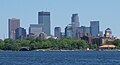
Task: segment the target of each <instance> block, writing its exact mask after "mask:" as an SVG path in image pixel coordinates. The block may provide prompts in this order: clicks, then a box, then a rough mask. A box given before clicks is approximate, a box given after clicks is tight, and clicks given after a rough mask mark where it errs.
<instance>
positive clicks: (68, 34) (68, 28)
mask: <svg viewBox="0 0 120 65" xmlns="http://www.w3.org/2000/svg"><path fill="white" fill-rule="evenodd" d="M72 34H73V32H72V25H71V24H69V25H68V26H66V28H65V37H70V38H73V36H72Z"/></svg>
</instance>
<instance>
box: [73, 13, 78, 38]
mask: <svg viewBox="0 0 120 65" xmlns="http://www.w3.org/2000/svg"><path fill="white" fill-rule="evenodd" d="M71 24H72V32H73V34H72V37H73V38H76V37H77V35H76V29H77V27H79V16H78V14H72V17H71Z"/></svg>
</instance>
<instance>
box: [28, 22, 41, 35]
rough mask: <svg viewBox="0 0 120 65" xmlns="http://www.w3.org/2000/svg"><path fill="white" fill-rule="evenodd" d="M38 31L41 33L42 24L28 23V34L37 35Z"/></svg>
mask: <svg viewBox="0 0 120 65" xmlns="http://www.w3.org/2000/svg"><path fill="white" fill-rule="evenodd" d="M40 33H42V25H41V24H30V27H29V34H34V35H36V36H37V37H39V35H40Z"/></svg>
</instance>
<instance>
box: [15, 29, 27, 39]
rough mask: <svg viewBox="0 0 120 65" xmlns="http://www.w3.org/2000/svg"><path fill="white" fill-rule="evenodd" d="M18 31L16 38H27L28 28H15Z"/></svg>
mask: <svg viewBox="0 0 120 65" xmlns="http://www.w3.org/2000/svg"><path fill="white" fill-rule="evenodd" d="M15 32H16V35H15V36H16V38H15V39H23V38H26V29H24V28H22V27H19V28H17V29H16V30H15Z"/></svg>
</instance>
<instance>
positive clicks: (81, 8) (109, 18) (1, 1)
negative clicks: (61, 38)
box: [0, 0, 120, 38]
mask: <svg viewBox="0 0 120 65" xmlns="http://www.w3.org/2000/svg"><path fill="white" fill-rule="evenodd" d="M67 2H68V0H66V1H64V0H61V1H55V0H54V1H49V0H46V1H39V0H36V1H28V0H26V1H23V0H21V1H15V0H12V1H7V0H0V10H1V12H0V14H1V15H0V25H1V26H0V27H1V28H3V29H2V31H0V38H4V36H5V38H7V37H8V31H7V30H8V29H7V28H8V27H7V25H8V24H7V23H8V22H7V20H8V19H10V18H17V19H20V21H21V26H22V27H24V28H25V29H26V30H27V31H28V28H29V25H30V24H34V23H37V20H38V19H37V18H38V17H37V13H38V12H39V11H49V12H50V13H51V23H52V24H51V32H52V34H54V32H53V31H54V27H57V26H58V27H61V29H62V31H64V28H65V26H67V25H68V24H70V22H71V20H70V17H71V16H72V14H74V13H78V14H79V18H80V21H79V22H80V26H90V23H89V22H90V21H91V20H98V21H100V30H101V31H103V32H104V31H105V29H106V28H111V30H112V31H113V33H112V34H113V35H115V36H120V34H119V33H120V30H119V21H120V19H119V17H120V13H119V11H120V9H118V7H119V6H120V4H119V2H120V1H118V0H117V1H108V0H107V1H103V0H101V1H95V0H92V1H82V0H80V1H79V0H77V1H69V2H68V3H67ZM34 3H35V4H34ZM61 4H62V5H61ZM71 4H73V5H71ZM91 4H92V5H91ZM55 5H56V6H55ZM23 6H24V8H23Z"/></svg>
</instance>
